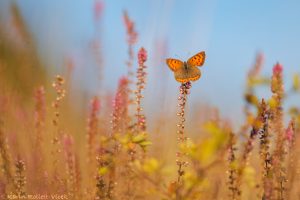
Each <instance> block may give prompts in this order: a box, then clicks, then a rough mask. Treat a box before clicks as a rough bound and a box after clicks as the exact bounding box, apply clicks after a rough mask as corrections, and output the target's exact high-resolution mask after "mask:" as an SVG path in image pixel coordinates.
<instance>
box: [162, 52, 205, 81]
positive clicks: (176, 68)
mask: <svg viewBox="0 0 300 200" xmlns="http://www.w3.org/2000/svg"><path fill="white" fill-rule="evenodd" d="M204 61H205V52H204V51H202V52H200V53H198V54H196V55H194V56H192V57H191V58H189V59H188V60H187V61H186V62H182V61H181V60H178V59H173V58H168V59H167V60H166V62H167V65H168V66H169V68H170V69H171V70H172V71H173V72H174V77H175V79H176V81H178V82H180V83H186V82H188V81H196V80H198V79H199V78H200V77H201V71H200V70H199V68H198V67H200V66H202V65H203V64H204Z"/></svg>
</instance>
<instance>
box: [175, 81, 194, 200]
mask: <svg viewBox="0 0 300 200" xmlns="http://www.w3.org/2000/svg"><path fill="white" fill-rule="evenodd" d="M191 87H192V85H191V82H186V83H182V84H181V86H180V95H179V97H178V101H179V104H178V106H179V108H180V111H179V112H178V113H177V116H179V118H180V121H179V123H178V124H177V127H178V130H177V134H178V138H177V139H178V146H179V148H180V146H182V145H184V143H185V142H186V139H187V138H186V137H185V134H184V128H185V126H184V122H185V105H186V102H187V95H188V94H189V89H190V88H191ZM176 156H177V159H176V164H177V166H178V171H177V173H178V177H177V184H178V186H180V185H181V184H182V176H183V175H184V167H185V166H186V165H187V162H186V161H184V158H183V154H182V153H181V152H180V151H178V152H177V154H176ZM178 189H179V187H178ZM178 189H177V192H176V196H177V197H178V195H179V194H178V193H179V190H178Z"/></svg>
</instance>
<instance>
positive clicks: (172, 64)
mask: <svg viewBox="0 0 300 200" xmlns="http://www.w3.org/2000/svg"><path fill="white" fill-rule="evenodd" d="M166 62H167V65H168V66H169V68H170V69H171V70H172V71H174V72H175V71H177V70H179V69H181V68H183V62H182V61H181V60H178V59H173V58H168V59H167V60H166Z"/></svg>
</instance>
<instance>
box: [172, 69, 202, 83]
mask: <svg viewBox="0 0 300 200" xmlns="http://www.w3.org/2000/svg"><path fill="white" fill-rule="evenodd" d="M174 76H175V79H176V81H178V82H180V83H186V82H188V81H196V80H198V79H199V78H200V77H201V72H200V70H199V69H198V68H196V67H189V68H181V69H179V70H177V71H176V72H175V73H174Z"/></svg>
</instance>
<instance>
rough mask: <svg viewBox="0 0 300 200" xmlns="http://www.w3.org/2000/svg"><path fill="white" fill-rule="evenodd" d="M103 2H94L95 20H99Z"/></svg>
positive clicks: (98, 0) (96, 0)
mask: <svg viewBox="0 0 300 200" xmlns="http://www.w3.org/2000/svg"><path fill="white" fill-rule="evenodd" d="M103 8H104V6H103V2H102V1H100V0H95V3H94V17H95V20H96V21H97V20H99V19H100V17H101V14H102V12H103Z"/></svg>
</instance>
